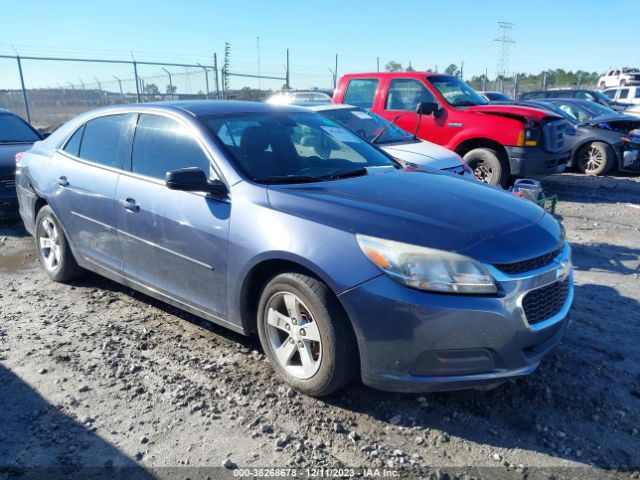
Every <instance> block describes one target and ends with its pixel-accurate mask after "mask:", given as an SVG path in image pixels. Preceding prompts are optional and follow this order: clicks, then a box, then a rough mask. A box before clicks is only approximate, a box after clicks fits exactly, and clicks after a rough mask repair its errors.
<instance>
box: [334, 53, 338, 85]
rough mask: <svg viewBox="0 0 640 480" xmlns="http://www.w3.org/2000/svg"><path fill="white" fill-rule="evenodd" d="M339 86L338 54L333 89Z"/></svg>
mask: <svg viewBox="0 0 640 480" xmlns="http://www.w3.org/2000/svg"><path fill="white" fill-rule="evenodd" d="M337 84H338V54H337V53H336V69H335V73H334V74H333V89H334V90H335V89H336V86H337Z"/></svg>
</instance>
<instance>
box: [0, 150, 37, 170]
mask: <svg viewBox="0 0 640 480" xmlns="http://www.w3.org/2000/svg"><path fill="white" fill-rule="evenodd" d="M31 145H32V144H31V143H0V177H4V176H7V175H11V174H14V173H15V171H16V153H18V152H24V151H26V150H29V149H30V148H31Z"/></svg>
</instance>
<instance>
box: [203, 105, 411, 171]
mask: <svg viewBox="0 0 640 480" xmlns="http://www.w3.org/2000/svg"><path fill="white" fill-rule="evenodd" d="M203 121H204V123H205V124H206V126H207V128H208V129H209V130H210V131H211V132H212V133H213V134H214V135H215V136H216V137H217V138H218V139H219V140H220V141H221V142H222V143H223V144H224V145H225V146H226V148H227V150H228V151H229V153H230V154H231V156H232V158H233V160H235V163H236V165H237V166H238V168H239V169H240V170H241V171H242V172H244V174H245V175H247V176H248V177H249V178H251V179H253V180H254V181H256V182H259V183H302V182H316V181H325V180H334V179H338V178H342V177H348V176H358V175H366V174H367V170H366V169H367V168H372V167H391V168H399V167H400V165H399V164H398V163H396V162H395V161H394V160H392V159H391V158H390V157H388V156H386V155H385V154H384V153H382V152H381V151H380V150H378V149H376V148H375V147H373V146H372V145H370V144H368V143H367V142H365V141H364V140H362V139H361V138H360V137H358V136H357V135H355V134H353V133H351V132H350V131H349V130H347V129H345V128H344V127H341V126H340V125H339V124H337V123H335V122H333V121H331V120H329V119H328V118H325V117H323V116H321V115H318V114H316V113H313V112H295V111H274V112H260V113H243V114H237V115H228V114H227V115H223V116H222V115H221V116H216V115H212V116H207V117H204V118H203Z"/></svg>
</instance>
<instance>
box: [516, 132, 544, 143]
mask: <svg viewBox="0 0 640 480" xmlns="http://www.w3.org/2000/svg"><path fill="white" fill-rule="evenodd" d="M539 140H540V128H537V127H527V128H524V129H522V130H520V135H518V142H517V144H516V146H518V147H535V146H536V145H538V141H539Z"/></svg>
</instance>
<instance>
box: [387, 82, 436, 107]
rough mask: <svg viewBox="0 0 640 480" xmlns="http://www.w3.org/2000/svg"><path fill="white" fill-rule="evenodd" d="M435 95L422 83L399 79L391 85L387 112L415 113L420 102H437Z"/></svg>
mask: <svg viewBox="0 0 640 480" xmlns="http://www.w3.org/2000/svg"><path fill="white" fill-rule="evenodd" d="M435 101H436V99H435V97H434V96H433V94H432V93H431V92H430V91H429V89H428V88H427V87H425V86H424V85H423V84H422V82H419V81H418V80H413V79H411V78H397V79H395V80H391V83H390V84H389V94H388V95H387V104H386V106H385V108H386V110H409V111H412V112H413V111H415V109H416V107H417V106H418V104H419V103H420V102H435Z"/></svg>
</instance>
